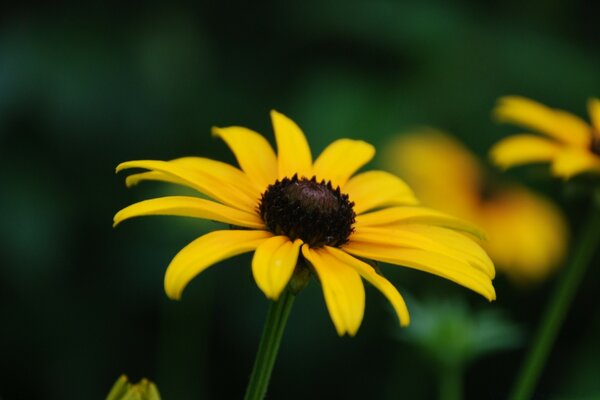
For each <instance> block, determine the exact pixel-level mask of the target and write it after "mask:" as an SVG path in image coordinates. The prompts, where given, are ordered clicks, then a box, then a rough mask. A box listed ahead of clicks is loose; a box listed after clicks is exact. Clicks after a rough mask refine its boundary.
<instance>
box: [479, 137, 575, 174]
mask: <svg viewBox="0 0 600 400" xmlns="http://www.w3.org/2000/svg"><path fill="white" fill-rule="evenodd" d="M562 146H564V145H562ZM562 146H561V145H560V144H559V143H558V142H555V141H552V140H548V139H546V138H543V137H539V136H534V135H527V134H523V135H515V136H509V137H507V138H505V139H502V140H500V141H499V142H498V143H496V144H495V145H494V146H493V147H492V148H491V150H490V158H491V159H492V161H493V162H494V164H496V165H498V166H499V167H500V168H503V169H506V168H510V167H513V166H516V165H522V164H530V163H538V162H549V161H551V160H552V159H553V158H554V157H556V155H557V154H558V153H559V152H560V151H561V147H562Z"/></svg>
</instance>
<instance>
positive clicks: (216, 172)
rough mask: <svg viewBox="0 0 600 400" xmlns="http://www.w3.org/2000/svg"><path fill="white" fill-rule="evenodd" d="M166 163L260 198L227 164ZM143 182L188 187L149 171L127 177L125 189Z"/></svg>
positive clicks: (180, 160)
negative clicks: (148, 181)
mask: <svg viewBox="0 0 600 400" xmlns="http://www.w3.org/2000/svg"><path fill="white" fill-rule="evenodd" d="M168 162H169V163H172V164H175V165H177V166H180V167H182V168H183V169H188V170H191V171H196V172H197V173H198V174H200V175H201V176H208V177H210V179H213V180H215V181H219V182H221V183H222V184H223V183H225V184H227V185H228V186H233V187H235V188H236V189H237V190H240V191H242V192H243V193H244V194H246V195H247V196H249V197H251V198H253V199H258V198H259V197H260V193H261V191H260V190H259V189H257V188H256V187H255V185H254V184H253V182H251V181H250V179H248V176H247V175H246V174H244V173H243V172H242V171H240V170H239V169H237V168H235V167H234V166H232V165H229V164H227V163H224V162H221V161H216V160H211V159H209V158H203V157H181V158H176V159H174V160H170V161H168ZM145 180H154V181H163V182H169V183H175V184H178V185H183V186H190V185H189V184H188V183H187V182H186V181H185V180H182V179H178V178H177V177H176V176H174V175H170V174H166V173H163V172H159V171H149V172H142V173H138V174H133V175H129V176H128V177H127V178H126V180H125V182H126V184H127V187H131V186H133V185H137V184H138V183H139V182H141V181H145Z"/></svg>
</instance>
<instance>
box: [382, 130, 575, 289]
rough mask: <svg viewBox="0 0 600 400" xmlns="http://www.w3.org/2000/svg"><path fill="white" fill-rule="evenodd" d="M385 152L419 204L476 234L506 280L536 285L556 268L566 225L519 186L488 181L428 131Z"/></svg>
mask: <svg viewBox="0 0 600 400" xmlns="http://www.w3.org/2000/svg"><path fill="white" fill-rule="evenodd" d="M387 149H388V150H387V153H386V154H385V157H384V158H385V160H386V162H387V165H388V166H389V167H390V168H391V169H392V170H393V171H394V172H395V173H397V174H398V175H400V176H402V177H404V178H405V179H406V181H407V182H408V183H409V184H410V185H411V186H412V187H413V188H414V190H415V193H416V194H417V196H418V198H419V199H420V200H421V201H422V202H423V204H424V205H427V206H430V207H434V208H436V209H439V210H441V211H444V212H446V213H448V214H451V215H455V216H457V217H459V218H462V219H464V220H467V221H470V222H471V223H473V224H474V225H476V226H478V227H479V228H481V229H482V231H483V232H484V233H485V234H486V236H487V240H485V241H484V242H483V243H482V245H483V247H484V248H485V249H486V250H487V252H488V254H489V255H490V257H491V258H492V260H493V261H494V263H495V264H496V267H497V269H498V270H500V271H502V272H504V273H505V274H507V275H508V276H509V277H510V278H511V279H513V280H515V281H520V282H524V283H525V282H532V281H539V280H542V279H544V278H545V277H546V276H548V274H550V273H551V272H552V271H553V270H554V269H555V268H556V267H557V266H558V265H560V262H561V261H562V260H563V258H564V256H565V252H566V245H567V226H566V222H565V219H564V217H563V215H562V213H561V212H560V210H559V209H558V208H557V207H556V206H555V205H554V204H552V203H551V202H550V201H548V200H546V199H545V198H543V197H541V196H540V195H537V194H535V193H533V192H532V191H530V190H528V189H526V188H524V187H522V186H518V185H515V184H510V185H508V184H502V185H500V184H497V183H495V182H492V181H491V178H490V177H489V176H488V174H487V173H486V171H485V169H484V167H483V165H482V164H481V162H480V161H479V160H478V159H477V158H476V157H475V156H474V155H473V154H471V153H470V152H469V151H468V150H467V149H466V148H465V147H464V146H463V145H462V144H461V143H459V142H458V141H457V140H455V139H454V138H452V137H450V136H449V135H446V134H444V133H442V132H439V131H436V130H433V129H423V130H420V131H417V132H414V133H412V134H408V135H403V136H399V137H398V138H396V139H395V140H394V141H393V142H392V143H391V145H390V146H388V147H387Z"/></svg>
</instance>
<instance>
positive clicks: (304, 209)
mask: <svg viewBox="0 0 600 400" xmlns="http://www.w3.org/2000/svg"><path fill="white" fill-rule="evenodd" d="M353 206H354V203H353V202H351V201H349V200H348V195H347V194H343V193H341V192H340V188H339V187H337V188H335V189H333V187H332V186H331V182H325V181H324V180H323V181H321V182H317V179H316V177H313V178H312V179H306V178H298V176H297V175H294V176H293V177H292V178H291V179H290V178H283V179H282V180H281V181H279V180H277V181H275V183H274V184H272V185H269V187H267V190H266V191H265V192H264V193H263V194H262V197H261V200H260V204H259V206H258V211H259V212H260V215H261V217H262V219H263V221H265V224H266V225H267V228H268V229H269V230H270V231H271V232H273V233H274V234H276V235H285V236H287V237H289V238H290V239H291V240H295V239H298V238H300V239H302V241H303V242H304V243H307V244H308V245H309V246H311V247H321V246H325V245H327V246H341V245H343V244H344V243H346V242H347V241H348V237H349V236H350V234H351V233H352V232H353V231H354V228H353V227H352V224H354V217H355V216H356V214H355V213H354V210H353Z"/></svg>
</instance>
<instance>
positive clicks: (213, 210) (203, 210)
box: [113, 196, 265, 229]
mask: <svg viewBox="0 0 600 400" xmlns="http://www.w3.org/2000/svg"><path fill="white" fill-rule="evenodd" d="M145 215H175V216H181V217H192V218H203V219H210V220H213V221H218V222H224V223H226V224H231V225H236V226H243V227H245V228H254V229H265V224H264V223H263V221H262V219H260V217H259V216H258V215H257V214H256V213H253V214H250V213H247V212H245V211H241V210H238V209H236V208H232V207H228V206H224V205H223V204H219V203H216V202H214V201H210V200H205V199H199V198H197V197H188V196H169V197H159V198H156V199H150V200H145V201H140V202H139V203H135V204H132V205H130V206H128V207H125V208H124V209H122V210H121V211H119V212H118V213H117V214H116V215H115V217H114V224H113V226H117V224H119V223H121V222H122V221H124V220H126V219H129V218H133V217H141V216H145Z"/></svg>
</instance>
